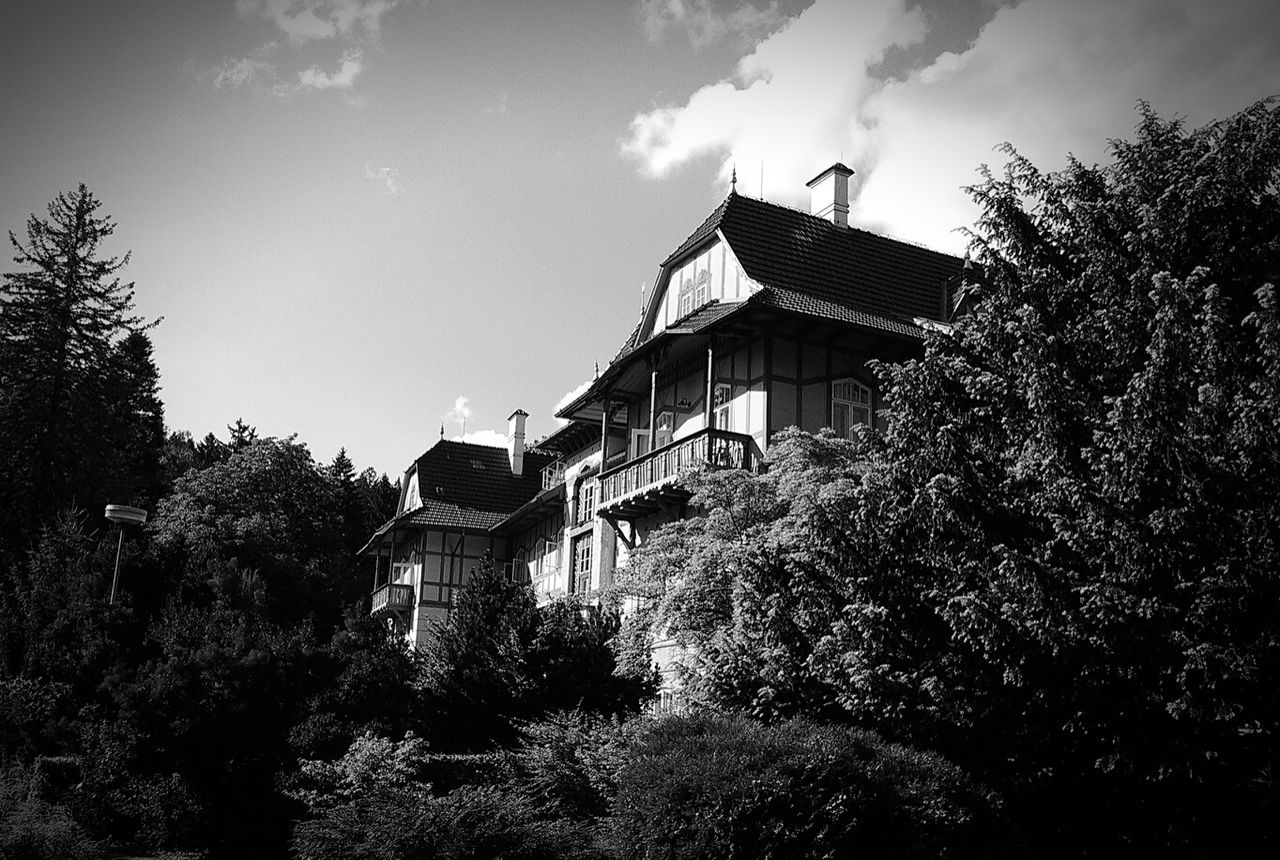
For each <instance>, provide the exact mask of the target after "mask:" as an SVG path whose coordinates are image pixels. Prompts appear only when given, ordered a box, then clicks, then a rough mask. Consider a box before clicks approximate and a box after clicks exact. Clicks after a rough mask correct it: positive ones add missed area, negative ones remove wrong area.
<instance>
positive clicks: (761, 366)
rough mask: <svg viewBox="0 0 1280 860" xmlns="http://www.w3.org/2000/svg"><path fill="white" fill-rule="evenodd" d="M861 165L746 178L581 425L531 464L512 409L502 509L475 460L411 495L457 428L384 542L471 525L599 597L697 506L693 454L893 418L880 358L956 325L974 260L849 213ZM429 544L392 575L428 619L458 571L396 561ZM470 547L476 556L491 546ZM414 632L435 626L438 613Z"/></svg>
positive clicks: (573, 410)
mask: <svg viewBox="0 0 1280 860" xmlns="http://www.w3.org/2000/svg"><path fill="white" fill-rule="evenodd" d="M852 175H853V171H852V170H850V169H849V168H847V167H845V166H844V165H843V164H835V165H833V166H831V167H830V168H828V169H827V170H825V171H823V172H822V173H820V174H819V175H818V176H817V177H815V178H814V179H813V180H811V181H810V182H809V183H808V185H809V188H810V192H811V207H810V211H809V212H802V211H799V210H796V209H792V208H789V207H785V206H780V205H777V204H774V203H770V202H767V201H764V200H758V199H755V198H751V197H746V196H744V195H740V194H737V193H736V190H735V191H731V192H730V193H729V195H728V196H727V197H726V198H725V200H724V201H723V202H722V203H721V204H720V205H719V206H718V207H717V208H716V210H715V211H714V212H712V213H711V215H710V216H709V217H708V218H707V219H706V221H704V222H703V223H702V224H701V225H700V226H699V227H698V228H697V229H696V230H694V231H693V233H692V234H690V235H689V237H688V238H687V239H686V240H685V241H684V242H683V243H681V244H680V246H679V247H678V248H676V250H675V251H674V252H672V253H671V255H670V256H668V257H667V259H666V260H664V261H663V263H662V264H661V267H660V270H659V274H658V277H657V279H656V281H655V283H654V289H653V290H652V291H651V294H650V295H649V297H648V300H647V302H646V304H645V309H644V312H643V315H642V316H641V319H640V321H639V323H638V325H637V326H636V328H635V330H634V331H633V332H632V333H631V335H630V336H629V337H628V338H627V339H626V340H625V342H624V343H623V345H622V347H621V349H620V350H619V351H618V354H617V355H616V356H615V358H614V359H613V361H612V362H610V364H609V366H608V367H606V368H605V369H604V370H603V371H602V372H600V373H599V374H598V375H597V377H596V379H595V380H594V382H593V383H592V384H591V386H590V387H589V388H588V389H587V390H586V391H584V392H583V393H582V394H581V395H579V396H578V397H577V398H575V399H574V400H573V401H572V402H571V403H569V404H568V405H566V406H565V407H564V408H563V409H561V410H560V412H559V414H558V417H559V418H561V419H564V420H566V421H567V422H568V423H567V424H566V425H565V426H564V427H562V428H561V429H560V430H558V431H556V432H555V433H553V434H552V435H551V436H549V437H547V438H546V439H543V440H541V441H540V442H538V443H537V445H536V446H535V447H534V448H533V449H530V450H529V451H524V452H523V456H524V462H523V465H522V466H517V465H515V464H516V462H517V457H516V455H515V454H514V453H512V452H514V451H515V450H516V449H517V446H516V442H515V440H516V439H517V438H518V440H519V446H518V447H519V449H520V450H521V451H523V427H524V424H523V414H522V413H516V415H515V416H513V425H512V429H511V434H512V440H513V441H512V442H511V443H510V444H509V451H508V452H507V454H508V456H507V457H506V458H504V462H508V461H509V462H510V464H511V468H510V471H509V474H504V475H503V476H502V480H503V481H504V483H503V487H504V490H503V493H504V494H503V495H502V496H501V499H502V502H503V508H504V510H503V511H501V512H499V511H496V510H494V511H489V510H486V511H484V516H480V511H479V509H478V508H477V507H476V505H477V504H478V503H479V496H481V495H483V496H484V497H485V498H488V497H489V496H491V495H493V494H492V492H491V487H492V486H493V485H490V484H485V485H484V486H485V487H486V489H485V491H484V492H483V493H478V492H477V491H476V490H475V487H474V486H470V485H468V484H467V481H466V478H467V476H468V473H466V472H465V470H463V471H462V472H461V473H458V474H455V473H454V471H448V470H445V471H448V473H449V475H450V476H451V479H453V478H456V481H457V482H456V483H442V484H441V488H442V492H441V493H439V494H435V495H432V494H423V493H421V492H420V491H419V496H417V497H414V496H411V495H410V494H409V488H410V486H412V485H411V484H410V483H409V482H410V480H411V478H412V475H413V474H416V475H419V476H426V475H428V474H430V475H436V474H437V473H438V472H439V470H440V469H442V468H443V464H444V463H445V462H447V461H448V460H447V458H448V456H449V453H448V452H450V451H455V450H458V451H460V450H461V449H457V448H455V447H454V446H457V445H459V443H447V444H448V445H449V446H450V448H448V449H447V450H446V451H445V452H442V454H441V455H439V456H435V457H433V456H432V455H433V452H435V451H436V450H437V448H439V447H440V446H441V445H445V444H446V443H444V442H441V443H439V444H438V445H437V446H436V447H435V448H432V449H431V450H430V451H428V452H427V453H426V454H424V455H423V457H422V458H419V460H418V461H417V462H416V463H415V467H414V469H416V471H414V470H411V472H407V473H406V482H405V483H406V490H405V493H404V498H402V500H401V506H400V513H399V514H398V515H397V517H396V519H394V520H392V521H391V522H390V523H388V524H387V525H386V526H384V527H383V528H382V529H381V530H379V533H378V535H375V539H374V540H373V541H371V542H370V551H371V552H374V553H375V554H376V555H378V557H381V554H382V552H383V546H384V544H386V543H388V540H387V536H388V535H391V536H393V538H394V535H395V534H397V533H398V532H402V531H403V530H404V527H402V526H400V525H397V523H404V524H405V526H409V525H411V526H412V528H415V529H418V530H419V532H420V533H421V534H423V535H431V534H434V533H435V532H436V531H442V534H446V535H462V536H463V541H462V543H461V544H456V543H455V545H456V546H461V548H462V549H463V550H469V549H473V550H479V549H481V548H490V549H492V551H493V552H494V554H495V556H496V557H498V558H501V559H502V561H503V562H504V563H506V564H507V565H508V569H509V570H510V571H511V575H513V576H517V577H520V578H523V579H527V580H528V581H529V582H531V583H532V584H533V587H534V588H535V589H536V590H537V592H538V594H539V596H540V598H541V599H544V600H545V599H550V598H552V597H554V596H557V595H561V594H566V593H570V592H575V593H578V594H581V595H583V596H585V597H590V596H591V595H592V594H594V593H596V592H598V591H599V590H600V589H601V588H603V587H605V586H607V585H609V584H610V583H611V582H612V579H613V572H614V570H615V569H616V568H617V567H618V566H619V565H620V564H622V563H624V562H625V560H626V558H627V555H628V553H629V552H630V551H631V550H632V549H634V548H635V547H636V546H637V545H638V544H640V543H642V542H643V541H644V539H645V536H646V535H647V534H648V533H649V532H651V531H652V530H653V529H654V528H656V527H658V526H660V525H661V524H663V523H665V522H668V521H670V520H672V519H676V518H680V517H683V516H685V515H686V511H687V501H688V498H689V494H688V493H687V492H686V491H685V490H684V489H683V488H682V486H681V484H680V475H681V473H682V472H683V471H684V470H685V469H687V468H690V467H692V466H695V465H697V464H700V463H708V464H711V465H712V466H713V467H720V468H745V469H757V468H759V467H760V466H761V464H762V463H763V462H764V458H765V456H766V454H767V452H768V445H769V439H770V438H771V436H772V435H773V434H774V433H776V432H777V431H779V430H782V429H783V428H786V427H789V426H793V425H795V426H799V427H800V428H801V429H804V430H808V431H814V432H816V431H817V430H819V429H821V428H824V427H830V428H833V429H834V430H835V431H836V432H837V433H844V434H851V433H852V432H853V428H855V427H856V426H857V425H859V424H871V423H873V422H875V421H877V420H879V419H878V418H877V417H876V413H877V410H878V409H879V408H880V407H881V393H880V392H879V391H878V390H877V388H876V384H875V376H874V374H873V373H872V372H871V371H870V369H869V367H868V362H870V361H872V360H876V359H879V360H886V361H901V360H905V359H908V358H911V357H912V356H915V355H918V354H919V353H920V351H921V344H922V341H923V337H924V331H925V329H926V328H928V327H930V326H935V325H945V324H946V323H947V322H948V321H949V320H950V319H951V317H952V314H953V311H954V308H955V307H956V304H957V302H959V301H960V300H961V296H960V290H959V287H960V285H961V278H962V273H963V265H964V264H963V261H961V260H960V259H959V258H957V257H954V256H951V255H948V254H942V253H938V252H936V251H931V250H929V249H926V248H922V247H919V246H917V245H912V244H908V243H905V242H901V241H897V240H894V239H891V238H888V237H885V236H881V235H878V234H876V233H872V232H869V231H866V230H861V229H857V228H853V227H850V226H849V225H848V211H849V197H848V186H849V178H850V177H851V176H852ZM517 419H518V420H517ZM476 447H477V446H467V448H468V449H471V448H476ZM487 450H488V451H492V452H498V455H500V454H502V452H501V449H497V448H490V449H487ZM498 455H489V456H490V457H491V458H492V459H494V460H495V467H494V468H492V469H490V470H489V471H487V472H484V471H483V470H482V472H483V477H484V480H486V481H488V480H489V479H490V478H491V477H493V476H494V475H495V474H496V473H497V472H498V471H500V470H498V469H497V468H496V460H497V459H500V458H499V457H498ZM459 456H461V455H460V454H459ZM428 458H430V459H428ZM486 462H487V461H486ZM452 468H453V467H452V466H450V469H452ZM531 468H535V469H537V470H539V477H538V478H536V479H535V478H534V476H533V475H532V473H531V471H530V470H531ZM522 469H523V471H521V470H522ZM440 474H443V472H440ZM479 476H480V475H479V473H477V474H475V475H472V477H479ZM430 480H431V482H436V481H438V480H439V479H437V478H434V477H433V478H431V479H430ZM421 486H422V482H421V481H419V483H418V487H419V488H421ZM414 503H416V507H415V505H414ZM489 504H490V505H491V506H492V505H493V504H494V502H489ZM464 511H465V512H466V513H465V514H464V513H463V512H464ZM499 513H502V514H503V516H500V517H499V516H498V514H499ZM464 520H465V521H466V524H467V526H468V527H469V528H470V529H471V531H469V532H467V531H465V529H464V528H463V526H462V523H463V521H464ZM379 536H381V537H379ZM467 536H469V537H470V542H468V540H467V539H466V538H467ZM442 539H443V538H442ZM409 540H410V541H412V540H413V538H412V537H411V538H409ZM418 545H420V546H421V547H422V549H421V550H412V551H407V550H404V549H401V550H400V551H399V552H400V555H397V551H396V550H394V549H391V550H390V557H391V561H390V562H389V566H386V565H382V566H380V567H379V569H380V570H383V569H384V568H385V574H384V579H383V580H379V581H380V582H385V583H389V584H393V585H394V584H400V585H405V586H407V588H406V589H405V590H403V591H402V592H400V593H398V594H396V595H394V596H395V597H396V598H397V599H403V600H404V601H408V602H413V601H416V602H417V603H416V605H417V607H419V609H418V610H417V611H416V612H415V613H414V614H415V616H417V617H420V616H422V609H421V607H426V608H428V610H429V612H428V613H427V617H441V613H443V612H444V611H446V607H447V598H446V595H445V592H444V591H442V590H441V589H442V588H443V587H444V584H443V581H442V580H437V579H414V578H413V577H414V576H416V575H418V574H414V573H413V572H412V570H411V569H410V568H412V565H413V564H414V562H412V561H406V560H397V559H401V558H404V559H410V558H415V557H421V558H424V559H425V558H427V556H425V555H420V556H414V555H413V552H419V553H422V552H431V551H436V550H435V549H433V548H436V547H440V546H444V544H441V543H440V542H439V541H437V539H436V538H427V542H426V543H423V542H422V540H421V539H419V544H418ZM406 553H407V554H406ZM459 558H461V559H463V560H464V564H463V566H464V567H465V560H466V559H467V558H474V555H471V556H467V555H462V556H459ZM453 564H454V562H453V559H452V557H451V559H450V561H448V562H447V563H446V561H445V560H444V559H443V558H441V559H440V560H439V561H438V563H437V562H436V561H427V563H426V566H425V567H424V568H423V570H424V571H426V570H427V569H428V568H432V569H438V570H439V571H441V574H440V576H444V573H443V572H444V571H446V570H447V571H448V575H449V576H450V577H454V576H455V575H456V570H455V567H454V566H453ZM405 565H409V566H410V567H408V568H407V567H405ZM433 565H434V568H433ZM426 575H427V574H426V573H425V572H424V573H422V574H421V576H426ZM397 577H399V578H397ZM461 582H462V580H461V579H454V578H450V579H449V583H448V584H449V587H451V588H456V587H457V585H459V584H461ZM410 589H416V590H414V591H412V592H411V591H410ZM387 594H388V596H387V598H386V602H384V603H383V604H382V608H381V609H380V608H379V602H378V601H379V592H375V608H374V611H375V612H377V611H386V609H387V607H391V606H392V603H391V598H392V595H391V594H390V593H387ZM428 600H430V601H433V602H430V603H428V602H427V601H428ZM412 629H413V630H414V631H421V630H422V627H421V624H420V623H418V625H417V626H414V627H413V628H412ZM411 635H421V633H420V632H418V633H413V634H411ZM659 650H660V651H661V650H662V649H661V648H660V649H659ZM659 662H660V664H661V663H663V662H664V661H663V658H662V655H661V654H660V655H659Z"/></svg>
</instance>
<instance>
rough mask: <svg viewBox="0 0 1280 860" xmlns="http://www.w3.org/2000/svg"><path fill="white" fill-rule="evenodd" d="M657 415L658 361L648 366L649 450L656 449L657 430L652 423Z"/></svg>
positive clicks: (655, 359) (655, 360) (654, 360)
mask: <svg viewBox="0 0 1280 860" xmlns="http://www.w3.org/2000/svg"><path fill="white" fill-rule="evenodd" d="M657 415H658V359H657V358H654V359H653V361H652V363H651V364H650V365H649V450H650V451H653V450H656V449H657V447H658V446H657V442H658V428H657V427H656V426H654V422H655V420H656V419H657Z"/></svg>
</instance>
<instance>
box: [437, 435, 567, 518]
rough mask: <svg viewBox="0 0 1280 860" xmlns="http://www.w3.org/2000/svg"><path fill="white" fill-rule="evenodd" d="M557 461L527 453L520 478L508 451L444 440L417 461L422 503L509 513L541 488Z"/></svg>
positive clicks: (550, 457)
mask: <svg viewBox="0 0 1280 860" xmlns="http://www.w3.org/2000/svg"><path fill="white" fill-rule="evenodd" d="M554 459H555V457H554V456H552V455H550V454H544V453H541V452H539V451H531V450H526V451H525V454H524V468H523V469H522V470H521V471H522V474H521V475H519V476H516V475H512V474H511V460H510V456H509V455H508V454H507V451H506V449H505V448H495V447H492V446H490V445H474V444H472V443H470V442H454V441H451V440H448V439H441V440H440V441H439V442H437V443H436V444H435V445H433V446H432V447H431V448H430V449H428V450H427V451H426V453H424V454H423V455H422V456H421V457H419V458H418V461H417V465H418V492H419V493H420V494H421V496H422V499H423V502H424V504H425V503H426V501H427V499H433V500H439V501H442V502H448V503H451V504H454V505H458V506H461V507H465V508H472V509H475V510H477V511H493V512H497V513H501V514H507V513H510V512H511V511H514V510H515V509H516V508H518V507H520V506H521V505H522V504H524V503H525V502H526V501H528V500H529V499H531V498H533V497H534V496H535V495H536V494H537V493H538V491H539V490H541V489H542V469H543V467H544V466H546V465H547V464H549V463H551V462H552V461H553V460H554ZM499 519H501V517H499Z"/></svg>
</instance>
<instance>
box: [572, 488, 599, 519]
mask: <svg viewBox="0 0 1280 860" xmlns="http://www.w3.org/2000/svg"><path fill="white" fill-rule="evenodd" d="M576 496H577V500H576V503H575V505H574V513H573V524H574V525H575V526H580V525H582V524H583V523H589V522H591V520H592V518H593V517H595V515H596V484H595V481H593V480H590V479H588V478H583V479H582V480H581V481H579V482H578V491H577V493H576Z"/></svg>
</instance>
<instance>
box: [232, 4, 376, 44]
mask: <svg viewBox="0 0 1280 860" xmlns="http://www.w3.org/2000/svg"><path fill="white" fill-rule="evenodd" d="M397 5H399V2H398V0H236V13H237V14H238V15H240V17H242V18H254V17H257V18H265V19H267V20H268V21H271V22H272V23H273V24H275V25H276V27H277V28H279V30H280V32H282V33H284V34H285V36H287V37H288V38H289V40H290V41H291V42H293V43H294V44H301V43H302V42H307V41H311V40H313V39H333V38H337V37H344V36H346V37H349V36H364V37H366V38H375V37H376V36H377V35H378V32H379V29H380V27H381V24H382V16H383V15H385V14H386V13H387V12H390V11H391V10H392V9H394V8H395V7H396V6H397Z"/></svg>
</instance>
